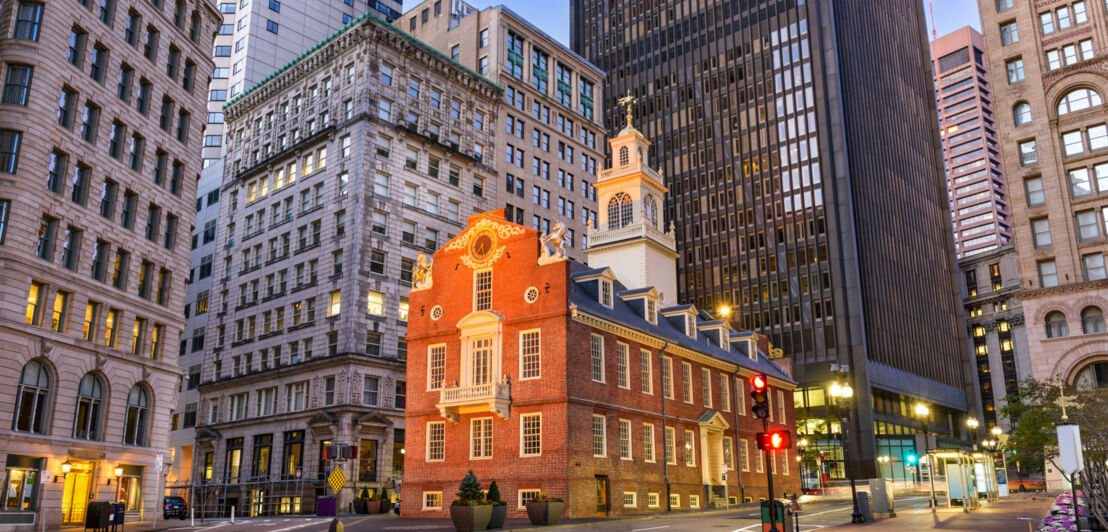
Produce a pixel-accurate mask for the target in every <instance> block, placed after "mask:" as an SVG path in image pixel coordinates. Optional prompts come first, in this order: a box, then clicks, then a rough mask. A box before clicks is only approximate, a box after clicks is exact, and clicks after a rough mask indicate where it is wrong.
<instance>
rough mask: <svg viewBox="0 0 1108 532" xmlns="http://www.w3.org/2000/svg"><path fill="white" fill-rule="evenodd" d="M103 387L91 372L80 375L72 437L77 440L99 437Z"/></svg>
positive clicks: (97, 438)
mask: <svg viewBox="0 0 1108 532" xmlns="http://www.w3.org/2000/svg"><path fill="white" fill-rule="evenodd" d="M103 400H104V389H103V387H102V386H101V385H100V379H99V378H97V377H96V375H93V374H92V373H86V374H85V376H84V377H81V383H80V384H79V385H77V410H76V412H77V414H76V415H75V416H74V417H73V437H74V438H76V439H78V440H99V439H100V406H101V403H102V401H103Z"/></svg>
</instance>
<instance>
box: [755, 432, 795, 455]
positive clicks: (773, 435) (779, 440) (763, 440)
mask: <svg viewBox="0 0 1108 532" xmlns="http://www.w3.org/2000/svg"><path fill="white" fill-rule="evenodd" d="M756 441H757V442H758V448H759V449H762V450H766V451H776V450H779V449H788V448H789V447H792V433H790V432H789V431H787V430H774V431H770V432H759V433H758V434H757V436H756Z"/></svg>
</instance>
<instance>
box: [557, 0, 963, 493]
mask: <svg viewBox="0 0 1108 532" xmlns="http://www.w3.org/2000/svg"><path fill="white" fill-rule="evenodd" d="M570 5H571V19H572V22H571V41H572V42H571V46H572V48H573V49H574V51H576V52H577V53H579V54H581V55H582V56H584V57H585V58H587V59H588V60H590V61H592V62H593V63H594V64H596V65H598V66H600V67H601V68H602V69H604V70H606V71H607V72H608V78H607V80H606V81H607V86H606V87H605V89H606V90H605V91H604V94H605V95H609V96H608V97H609V98H614V97H617V96H624V95H627V94H630V95H631V96H633V97H635V98H636V105H635V116H636V117H641V120H640V122H639V123H640V124H641V125H640V126H639V127H640V129H642V131H643V132H644V134H645V135H646V136H647V137H649V138H652V139H654V140H655V143H654V145H653V146H652V153H651V154H650V155H651V157H656V158H657V160H658V161H659V166H660V167H661V169H662V170H663V172H664V175H665V184H666V186H668V187H669V188H670V193H669V196H668V200H667V202H666V206H665V208H666V211H667V212H666V214H667V217H668V218H670V219H672V220H674V221H675V222H676V228H677V233H676V239H677V248H678V253H679V257H678V259H677V260H678V272H679V274H678V291H679V294H680V299H681V300H684V301H689V302H691V303H695V304H696V305H697V306H698V307H700V308H706V309H713V310H716V311H717V313H718V312H719V311H721V310H724V308H726V309H727V310H729V311H730V312H731V319H732V321H733V322H734V323H735V324H736V328H741V329H753V330H756V331H759V332H761V333H763V334H765V335H767V336H769V337H770V338H771V339H772V342H773V344H774V345H775V346H777V347H780V348H781V349H782V350H783V351H784V353H785V354H786V356H790V357H792V358H793V360H794V364H795V375H796V377H797V378H798V380H799V381H800V382H801V385H802V388H800V389H798V391H797V398H796V405H797V408H798V415H797V418H798V425H799V426H798V432H800V433H802V434H805V435H807V437H808V438H809V440H810V441H811V442H812V446H813V448H814V447H815V446H819V445H824V446H827V447H828V448H833V449H835V452H836V453H838V452H840V451H839V447H838V445H837V442H838V441H839V440H838V435H839V434H838V432H839V428H840V427H839V423H838V422H837V421H835V417H834V415H833V413H832V411H831V409H830V407H829V404H828V403H829V402H830V397H829V396H828V393H827V389H828V387H829V385H830V384H831V383H832V382H833V381H834V380H836V379H837V378H838V379H850V380H851V381H852V382H853V385H854V389H855V397H854V399H855V401H856V404H857V406H858V408H856V409H855V410H854V416H853V420H852V423H853V425H854V428H855V430H852V431H850V438H851V440H852V442H855V443H852V445H851V453H852V458H854V459H856V460H857V461H858V464H859V467H858V469H856V470H855V472H856V474H857V475H858V476H859V478H866V477H868V476H872V475H874V474H876V473H877V464H878V458H879V457H884V456H889V457H890V460H891V461H890V462H889V463H890V464H891V465H890V466H888V467H894V468H899V469H900V470H901V471H907V470H908V464H907V461H906V460H907V459H906V454H905V453H904V452H903V451H902V449H903V447H902V445H901V443H902V442H908V443H910V444H911V446H912V448H913V449H916V448H917V447H921V446H923V445H924V441H923V440H924V438H923V437H922V436H920V435H919V434H920V433H922V432H924V431H928V432H929V433H930V434H932V435H933V436H934V435H937V437H934V438H930V440H931V442H930V443H929V444H928V445H931V446H934V445H963V444H967V445H968V443H963V442H964V439H965V437H966V434H965V429H964V427H965V422H964V418H965V417H966V416H967V415H968V413H970V412H975V411H976V410H977V407H976V405H975V403H976V401H975V400H974V399H973V390H974V384H973V380H974V375H973V373H972V372H971V371H969V367H968V361H967V359H966V356H965V346H966V343H965V331H964V325H963V321H962V310H961V302H960V298H959V290H958V284H957V272H958V269H957V266H956V263H955V254H954V244H953V239H952V236H951V231H950V227H951V226H950V213H949V208H948V201H947V195H946V182H945V178H944V175H943V164H942V153H941V149H940V139H939V135H938V131H937V129H936V127H935V116H936V107H935V102H934V92H933V89H932V83H931V72H930V67H929V64H930V58H929V53H928V43H927V40H926V34H925V30H924V23H923V12H922V6H921V5H920V4H919V3H918V2H915V1H910V0H895V1H889V2H869V3H856V2H806V1H804V0H783V1H768V2H760V3H757V4H755V3H751V2H739V1H737V0H736V1H725V2H704V1H696V0H682V1H669V2H662V1H657V0H651V1H645V2H617V1H610V0H573V1H572V2H571V3H570ZM877 67H879V68H877ZM613 103H614V101H609V102H607V105H605V106H604V108H605V109H606V110H607V116H606V119H607V121H606V124H607V126H608V127H609V129H612V130H614V129H615V128H618V127H619V124H620V121H619V117H618V116H616V115H617V114H618V111H617V106H615V105H613ZM598 208H599V209H604V208H605V206H604V205H599V206H598ZM844 369H845V370H847V371H846V373H845V374H843V373H841V370H844ZM833 370H835V371H833ZM916 403H924V404H926V405H928V406H929V407H930V420H929V421H928V422H927V423H926V424H924V423H923V422H921V420H919V419H916V418H914V417H913V415H912V413H911V412H912V411H913V407H914V405H915V404H916ZM894 447H895V449H894ZM913 452H918V451H915V450H914V451H913ZM893 453H897V454H896V455H895V456H894V455H893ZM809 458H812V455H811V453H809ZM827 459H828V460H829V461H830V463H825V465H824V467H825V468H826V470H827V471H828V472H829V473H830V474H829V476H831V477H836V476H842V471H843V470H844V468H843V464H842V463H841V462H839V461H838V459H835V460H831V457H830V456H828V457H827ZM810 463H811V464H813V465H814V463H815V462H814V459H813V460H811V462H810ZM883 467H885V466H883ZM889 476H893V477H894V478H898V477H899V476H900V474H899V473H898V474H897V475H889Z"/></svg>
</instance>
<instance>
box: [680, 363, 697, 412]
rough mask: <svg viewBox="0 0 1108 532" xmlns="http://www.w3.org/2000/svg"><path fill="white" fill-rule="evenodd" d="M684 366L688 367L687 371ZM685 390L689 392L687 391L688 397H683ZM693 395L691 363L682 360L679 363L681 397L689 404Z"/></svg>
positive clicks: (692, 399) (691, 402)
mask: <svg viewBox="0 0 1108 532" xmlns="http://www.w3.org/2000/svg"><path fill="white" fill-rule="evenodd" d="M686 368H688V371H687V372H686V371H685V369H686ZM686 375H688V376H689V380H688V381H686V380H685V376H686ZM686 391H687V392H689V393H688V398H686V397H685V396H686V394H685V392H686ZM693 395H694V394H693V385H692V364H690V363H688V362H682V363H681V399H682V400H684V401H685V403H686V404H690V405H691V404H693V401H694V397H693Z"/></svg>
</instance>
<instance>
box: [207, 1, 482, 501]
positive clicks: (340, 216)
mask: <svg viewBox="0 0 1108 532" xmlns="http://www.w3.org/2000/svg"><path fill="white" fill-rule="evenodd" d="M501 97H502V90H501V88H500V87H499V86H497V85H496V84H494V83H492V82H491V81H489V80H488V79H486V78H484V77H482V76H480V75H478V74H477V73H475V72H473V71H471V70H468V69H466V68H464V67H462V66H461V65H459V64H457V63H455V62H454V61H451V60H450V59H448V58H446V57H445V56H443V55H441V54H438V53H436V52H435V51H434V50H433V49H431V48H430V47H428V46H427V45H425V44H423V43H421V42H419V41H417V40H416V39H414V38H412V37H411V36H410V35H408V34H406V33H404V32H402V31H400V30H398V29H397V28H396V27H394V26H392V25H391V24H389V23H387V22H385V21H384V20H383V19H380V18H377V17H376V16H374V15H372V14H369V13H367V14H365V15H363V16H362V17H360V18H358V19H356V20H355V21H354V22H353V23H352V24H351V25H350V26H348V27H347V28H345V29H344V30H343V31H342V32H339V33H336V34H335V35H333V36H331V37H328V38H327V39H325V40H324V41H323V42H321V43H319V44H318V45H316V46H314V47H312V48H311V49H310V50H309V51H308V52H306V53H305V54H303V55H301V56H299V57H297V58H296V59H294V60H293V61H292V62H290V63H289V64H287V65H285V66H284V67H282V68H281V69H280V70H279V71H277V72H276V73H275V74H274V75H272V76H270V77H267V78H266V79H265V80H263V81H262V82H261V83H259V84H257V85H255V86H253V87H252V88H249V89H247V90H245V91H244V92H243V93H242V95H240V96H239V97H238V98H236V99H234V100H232V101H230V102H229V103H228V105H227V106H226V107H225V108H224V110H225V113H226V118H227V123H226V131H227V133H226V138H227V146H226V148H227V151H226V156H225V157H226V165H225V174H224V180H223V187H222V192H221V199H220V214H219V223H218V235H217V244H218V250H219V251H218V253H217V255H216V258H215V272H214V278H215V281H214V282H213V286H212V299H211V301H212V303H211V307H210V308H209V310H208V312H209V314H211V317H210V319H209V321H208V325H207V337H208V340H207V342H206V346H205V352H204V362H203V368H204V369H203V371H202V372H201V375H200V386H199V392H200V400H199V407H198V409H199V415H198V419H197V425H196V447H195V449H194V456H193V472H192V478H193V479H196V480H195V481H194V482H193V486H192V490H193V493H192V501H193V507H195V508H198V509H200V510H201V511H203V512H204V513H205V514H206V515H212V514H226V513H229V512H230V508H231V507H237V508H238V509H239V513H240V514H242V515H246V514H248V515H272V514H297V513H312V512H314V511H315V505H316V496H317V494H330V493H331V492H330V488H325V482H324V476H325V475H326V474H328V473H329V472H330V471H331V470H333V469H334V468H335V467H343V468H344V470H345V472H346V475H347V477H348V478H349V479H350V480H349V482H347V484H346V485H345V487H344V489H343V490H342V501H343V503H344V504H343V506H344V507H345V503H349V502H350V501H351V499H352V496H353V495H354V494H355V493H359V494H360V493H361V492H362V490H363V489H364V490H367V491H368V492H369V494H371V495H377V494H379V493H380V492H381V491H386V492H388V493H390V494H393V493H395V489H396V487H397V483H398V482H399V481H400V480H401V476H402V474H403V454H404V441H405V440H404V425H403V421H404V418H403V415H404V407H405V404H406V398H407V387H406V382H405V371H404V366H405V360H406V358H407V340H406V337H405V335H406V325H407V319H408V315H409V313H410V312H414V313H419V314H423V313H425V312H430V309H425V308H422V307H421V308H409V306H408V299H407V295H408V290H409V289H410V287H411V284H412V282H413V277H412V273H413V270H414V268H415V266H416V265H417V264H418V260H419V257H420V255H419V254H420V253H421V252H423V253H426V254H427V256H428V257H429V255H430V252H431V251H433V250H435V249H437V248H438V247H439V246H440V245H442V244H444V243H446V242H447V241H448V240H449V239H450V238H452V237H453V236H454V235H456V234H457V233H458V232H460V231H461V229H462V228H463V227H464V226H465V223H466V218H467V217H468V216H470V215H472V214H474V213H476V212H483V211H486V210H489V209H491V208H493V205H494V203H493V193H492V190H493V189H494V188H495V186H496V183H497V181H496V172H495V170H494V169H493V168H492V167H491V165H490V164H488V161H486V160H484V159H482V158H479V157H477V155H479V154H481V153H485V150H487V149H489V147H491V146H492V145H493V142H494V138H493V133H492V132H493V131H494V130H495V129H496V127H498V122H497V118H496V117H497V116H498V115H497V112H498V109H497V107H498V106H499V105H500V98H501ZM432 123H434V124H438V126H439V128H440V130H439V131H440V134H439V135H438V136H431V135H429V134H428V133H427V131H428V127H429V125H430V124H432ZM328 444H348V445H356V446H357V447H358V451H357V456H356V458H354V459H353V460H351V461H348V462H345V463H344V464H342V465H341V466H337V465H336V464H335V463H330V462H327V461H325V460H324V459H323V448H324V446H325V445H328Z"/></svg>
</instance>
